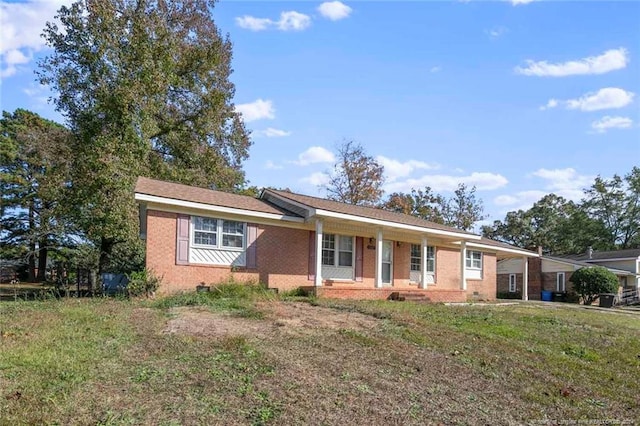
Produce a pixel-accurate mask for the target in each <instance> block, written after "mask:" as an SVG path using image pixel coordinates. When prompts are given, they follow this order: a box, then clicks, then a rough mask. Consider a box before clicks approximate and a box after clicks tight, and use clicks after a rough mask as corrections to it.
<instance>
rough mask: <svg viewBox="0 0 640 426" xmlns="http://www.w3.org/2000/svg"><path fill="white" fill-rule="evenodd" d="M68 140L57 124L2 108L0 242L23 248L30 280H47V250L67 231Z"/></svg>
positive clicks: (18, 249)
mask: <svg viewBox="0 0 640 426" xmlns="http://www.w3.org/2000/svg"><path fill="white" fill-rule="evenodd" d="M68 142H69V132H68V130H67V129H65V128H64V127H63V126H61V125H60V124H57V123H55V122H53V121H50V120H46V119H44V118H42V117H40V116H39V115H38V114H35V113H33V112H30V111H27V110H24V109H17V110H16V111H15V112H14V113H13V114H11V113H8V112H6V111H5V112H3V116H2V119H1V120H0V194H2V195H1V196H0V213H2V214H1V215H0V225H1V226H0V229H2V234H0V241H1V242H2V245H3V247H5V248H6V247H8V246H14V247H16V249H17V251H18V252H23V253H24V252H25V251H26V253H27V261H28V264H29V268H28V273H29V280H30V281H43V280H44V279H45V271H46V266H47V256H48V252H49V249H50V248H52V247H53V248H57V247H59V246H60V245H61V244H62V240H63V239H64V236H65V227H64V225H65V221H64V220H63V217H64V215H63V212H62V209H61V205H60V200H61V199H63V198H64V193H65V190H66V183H67V182H68V166H69V157H70V151H69V145H68ZM36 261H37V263H36ZM36 266H37V267H36ZM36 270H37V275H36Z"/></svg>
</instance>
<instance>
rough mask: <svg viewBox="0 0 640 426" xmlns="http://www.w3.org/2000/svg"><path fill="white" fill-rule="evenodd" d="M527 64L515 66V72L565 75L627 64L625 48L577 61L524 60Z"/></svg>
mask: <svg viewBox="0 0 640 426" xmlns="http://www.w3.org/2000/svg"><path fill="white" fill-rule="evenodd" d="M525 62H526V63H527V66H525V67H516V68H515V72H516V73H518V74H523V75H527V76H536V77H566V76H569V75H587V74H605V73H608V72H610V71H615V70H619V69H622V68H625V67H626V66H627V62H629V57H628V51H627V49H625V48H623V47H621V48H619V49H611V50H607V51H606V52H604V53H603V54H602V55H600V56H589V57H587V58H583V59H579V60H577V61H568V62H562V63H557V64H550V63H549V62H547V61H538V62H535V61H533V60H530V59H528V60H526V61H525Z"/></svg>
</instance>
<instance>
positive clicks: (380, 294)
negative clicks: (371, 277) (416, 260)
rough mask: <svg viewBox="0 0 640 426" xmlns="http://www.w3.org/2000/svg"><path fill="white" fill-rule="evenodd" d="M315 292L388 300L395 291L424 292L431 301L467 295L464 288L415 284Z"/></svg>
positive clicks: (317, 291) (454, 299) (335, 296)
mask: <svg viewBox="0 0 640 426" xmlns="http://www.w3.org/2000/svg"><path fill="white" fill-rule="evenodd" d="M314 291H315V294H316V295H317V296H318V297H326V298H333V299H378V300H386V299H388V298H389V295H390V294H391V293H393V292H397V291H400V293H401V294H402V293H403V292H405V293H424V295H425V296H426V297H427V298H428V300H429V301H430V302H434V303H441V302H465V301H466V300H467V295H466V293H465V292H464V291H462V290H439V289H434V288H429V289H427V290H417V289H416V288H415V286H414V287H413V288H412V289H411V288H402V289H400V290H398V288H394V287H385V288H370V287H356V286H353V287H318V288H315V289H314Z"/></svg>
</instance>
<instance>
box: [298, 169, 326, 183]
mask: <svg viewBox="0 0 640 426" xmlns="http://www.w3.org/2000/svg"><path fill="white" fill-rule="evenodd" d="M300 182H303V183H310V184H311V185H315V186H321V185H326V184H327V183H329V175H328V174H326V173H323V172H315V173H312V174H311V175H310V176H307V177H305V178H302V179H300Z"/></svg>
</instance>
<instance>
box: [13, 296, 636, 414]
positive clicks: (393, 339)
mask: <svg viewBox="0 0 640 426" xmlns="http://www.w3.org/2000/svg"><path fill="white" fill-rule="evenodd" d="M0 336H1V337H0V424H7V425H16V424H65V425H66V424H101V425H116V424H166V425H173V424H269V423H272V424H341V425H342V424H372V425H378V424H483V425H484V424H526V423H531V424H558V423H560V424H571V423H569V421H572V420H574V421H576V422H575V423H573V424H580V423H579V422H577V421H578V420H582V421H584V422H585V423H587V422H586V421H587V420H588V421H590V422H594V421H601V422H603V421H609V422H610V423H608V424H620V423H626V424H636V422H637V419H640V316H634V315H624V314H615V313H610V312H603V311H592V310H583V309H575V308H570V307H563V306H562V305H561V304H554V305H553V308H551V307H541V306H539V305H534V304H520V305H511V306H443V305H428V304H415V303H410V302H373V301H368V302H354V301H335V300H313V299H311V300H306V299H289V300H281V299H278V298H276V296H274V295H272V294H269V293H265V292H261V291H257V290H256V291H251V290H238V288H230V289H229V291H226V292H225V291H222V292H215V293H210V294H205V293H198V294H190V295H184V296H177V297H172V298H169V299H162V300H156V301H136V300H133V301H129V300H116V299H66V300H49V301H29V302H2V303H0ZM614 421H617V422H618V423H611V422H614ZM598 424H604V423H598Z"/></svg>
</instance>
